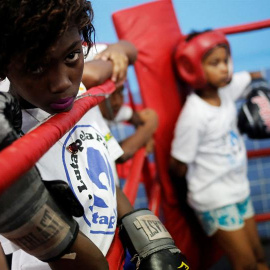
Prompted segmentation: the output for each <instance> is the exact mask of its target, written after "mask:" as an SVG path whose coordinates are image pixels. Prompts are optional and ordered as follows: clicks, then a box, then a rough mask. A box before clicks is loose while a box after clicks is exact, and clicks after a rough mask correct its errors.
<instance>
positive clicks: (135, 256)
mask: <svg viewBox="0 0 270 270" xmlns="http://www.w3.org/2000/svg"><path fill="white" fill-rule="evenodd" d="M119 234H120V238H121V240H122V243H123V245H124V246H126V247H127V248H128V251H129V253H130V254H131V256H132V259H131V261H133V262H134V263H135V264H136V269H140V270H146V269H147V270H164V269H166V270H173V269H177V268H179V269H183V270H187V269H189V266H188V264H187V260H186V258H185V256H184V255H183V254H182V253H181V251H180V250H179V249H178V248H177V247H176V246H175V244H174V241H173V239H172V237H171V235H170V234H169V232H168V231H167V230H166V228H165V227H164V225H163V224H162V222H161V221H160V220H159V218H158V217H157V216H155V215H154V214H153V213H152V212H151V211H150V210H149V209H138V210H135V211H133V212H131V213H128V214H126V215H125V216H124V217H122V218H121V220H120V227H119Z"/></svg>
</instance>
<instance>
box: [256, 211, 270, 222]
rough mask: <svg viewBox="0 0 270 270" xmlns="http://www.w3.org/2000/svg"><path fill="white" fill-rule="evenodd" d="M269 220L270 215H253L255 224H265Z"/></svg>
mask: <svg viewBox="0 0 270 270" xmlns="http://www.w3.org/2000/svg"><path fill="white" fill-rule="evenodd" d="M269 220H270V213H263V214H257V215H255V221H256V222H265V221H269Z"/></svg>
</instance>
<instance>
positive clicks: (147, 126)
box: [117, 109, 158, 163]
mask: <svg viewBox="0 0 270 270" xmlns="http://www.w3.org/2000/svg"><path fill="white" fill-rule="evenodd" d="M129 122H130V123H131V124H133V125H134V126H135V127H136V131H135V132H134V134H132V135H131V136H130V137H128V138H126V139H125V140H123V141H122V142H120V145H121V147H122V149H123V151H124V154H123V155H122V156H121V157H120V158H118V159H117V162H118V163H122V162H125V161H127V160H128V159H130V158H131V157H132V156H133V155H134V154H135V153H136V151H138V150H139V149H140V148H141V147H143V146H146V150H147V152H148V153H149V152H151V151H152V149H153V138H152V137H153V134H154V132H155V131H156V129H157V126H158V117H157V114H156V112H155V111H154V110H152V109H144V110H142V111H140V112H134V113H133V116H132V118H131V120H130V121H129Z"/></svg>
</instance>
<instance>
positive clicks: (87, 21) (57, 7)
mask: <svg viewBox="0 0 270 270" xmlns="http://www.w3.org/2000/svg"><path fill="white" fill-rule="evenodd" d="M93 16H94V15H93V10H92V6H91V3H90V1H88V0H3V1H2V0H1V1H0V80H3V79H5V78H6V74H7V68H8V66H9V64H10V62H11V61H12V59H13V58H14V57H17V56H19V57H20V58H21V59H22V61H23V63H24V65H25V68H26V69H31V67H34V66H35V65H39V64H40V63H42V61H45V60H44V59H46V52H47V51H48V49H49V48H50V47H51V46H52V45H53V44H54V43H55V42H56V41H57V40H58V38H59V37H60V36H61V35H62V34H63V33H64V32H65V31H66V30H67V29H68V28H69V27H71V26H76V27H78V29H79V31H80V34H81V38H82V42H85V44H86V45H87V47H88V51H89V49H90V47H91V46H92V40H91V35H92V33H94V27H93V25H92V21H93ZM88 51H87V53H88Z"/></svg>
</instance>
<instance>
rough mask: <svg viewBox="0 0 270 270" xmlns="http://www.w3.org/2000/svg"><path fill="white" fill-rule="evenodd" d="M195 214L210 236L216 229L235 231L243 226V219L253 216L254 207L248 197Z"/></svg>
mask: <svg viewBox="0 0 270 270" xmlns="http://www.w3.org/2000/svg"><path fill="white" fill-rule="evenodd" d="M196 215H197V217H198V219H199V221H200V223H201V225H202V227H203V229H204V231H205V232H206V234H207V235H208V236H212V235H213V234H214V233H215V232H216V231H217V230H218V229H220V230H224V231H235V230H238V229H240V228H243V227H244V220H245V219H248V218H251V217H253V216H254V209H253V205H252V202H251V199H250V197H249V196H248V197H247V198H246V199H245V200H243V201H242V202H239V203H234V204H229V205H226V206H223V207H220V208H217V209H213V210H210V211H206V212H197V211H196Z"/></svg>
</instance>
